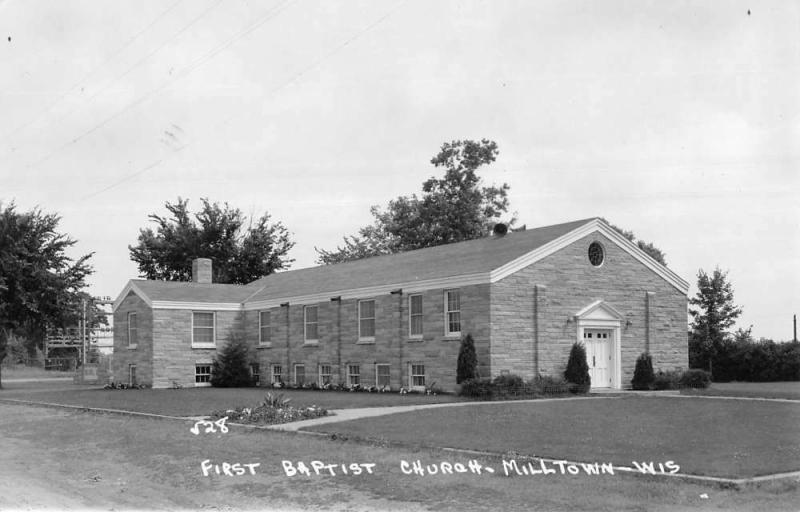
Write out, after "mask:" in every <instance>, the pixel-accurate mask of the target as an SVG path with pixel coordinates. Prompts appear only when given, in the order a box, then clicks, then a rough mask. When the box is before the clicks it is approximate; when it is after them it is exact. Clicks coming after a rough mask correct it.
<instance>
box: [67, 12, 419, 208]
mask: <svg viewBox="0 0 800 512" xmlns="http://www.w3.org/2000/svg"><path fill="white" fill-rule="evenodd" d="M406 1H407V0H402V1H401V2H399V3H397V4H395V6H394V7H392V8H391V9H389V10H388V11H387V12H386V13H385V14H384V15H383V16H381V17H380V18H378V19H377V20H375V21H374V22H372V23H371V24H369V25H368V26H367V27H365V28H363V29H361V30H360V31H359V32H358V33H356V34H355V35H353V36H352V37H350V38H348V39H347V40H345V41H344V42H343V43H341V44H339V45H338V46H336V47H335V48H334V49H332V50H331V51H329V52H327V53H325V54H324V55H322V56H321V57H320V58H318V59H315V60H314V61H313V62H312V63H311V64H310V65H308V66H307V67H305V68H304V69H302V70H300V71H299V72H297V73H295V74H294V75H292V76H291V77H290V78H289V79H288V80H286V81H285V82H283V83H282V84H281V85H279V86H278V87H275V88H274V89H272V90H271V91H270V94H275V93H277V92H279V91H281V90H282V89H284V88H285V87H287V86H289V85H290V84H292V83H294V82H295V81H297V80H298V79H300V78H301V77H302V76H303V75H305V74H306V73H308V72H309V71H311V70H312V69H315V68H317V67H319V66H320V65H321V64H322V63H323V62H324V61H325V60H327V59H328V58H330V57H332V56H333V55H335V54H336V53H338V52H339V51H341V50H343V49H344V48H345V47H346V46H348V45H349V44H351V43H352V42H354V41H355V40H357V39H359V38H360V37H361V36H363V35H364V34H366V33H367V32H369V31H371V30H372V29H374V28H375V27H377V26H378V25H380V24H381V23H383V22H384V21H386V20H387V19H388V18H389V17H390V16H392V15H393V14H394V13H395V12H396V11H397V10H399V9H400V7H402V6H403V4H405V3H406ZM236 117H238V114H234V115H231V116H230V117H228V119H226V120H225V121H223V122H222V123H221V124H220V126H226V125H227V124H229V123H230V122H231V121H233V120H234V119H236ZM191 144H192V142H187V143H186V144H185V145H183V146H181V147H180V148H179V149H178V150H176V151H175V153H177V152H180V151H183V150H184V149H185V148H186V147H188V146H190V145H191ZM175 153H172V154H170V155H168V156H165V157H163V158H160V159H158V160H156V161H155V162H153V163H151V164H148V165H147V166H145V167H143V168H141V169H139V170H137V171H136V172H134V173H132V174H129V175H127V176H124V177H123V178H122V179H120V180H118V181H116V182H114V183H112V184H111V185H108V186H107V187H105V188H103V189H101V190H99V191H97V192H93V193H91V194H88V195H86V196H84V197H82V198H81V200H85V199H89V198H91V197H94V196H96V195H99V194H102V193H103V192H107V191H109V190H111V189H112V188H115V187H117V186H119V185H121V184H122V183H124V182H126V181H129V180H130V179H132V178H134V177H136V176H138V175H140V174H143V173H144V172H146V171H149V170H150V169H153V168H155V167H157V166H159V165H161V163H163V162H164V161H166V160H168V159H169V158H171V157H172V156H173V155H174V154H175Z"/></svg>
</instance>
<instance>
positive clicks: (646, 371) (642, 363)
mask: <svg viewBox="0 0 800 512" xmlns="http://www.w3.org/2000/svg"><path fill="white" fill-rule="evenodd" d="M654 380H655V375H654V374H653V358H652V357H650V354H648V353H642V355H640V356H639V357H638V358H637V359H636V369H635V370H634V371H633V379H632V380H631V386H632V387H633V389H635V390H644V389H650V386H651V385H652V384H653V381H654Z"/></svg>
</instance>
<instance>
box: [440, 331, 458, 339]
mask: <svg viewBox="0 0 800 512" xmlns="http://www.w3.org/2000/svg"><path fill="white" fill-rule="evenodd" d="M460 339H461V333H460V332H449V333H447V334H445V335H444V338H442V340H443V341H452V340H460Z"/></svg>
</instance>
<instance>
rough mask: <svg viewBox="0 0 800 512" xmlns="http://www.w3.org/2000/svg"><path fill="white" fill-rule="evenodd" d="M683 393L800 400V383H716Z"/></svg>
mask: <svg viewBox="0 0 800 512" xmlns="http://www.w3.org/2000/svg"><path fill="white" fill-rule="evenodd" d="M682 393H683V394H686V395H706V396H708V395H714V396H739V397H749V398H785V399H789V400H800V382H719V383H717V382H715V383H713V384H711V387H709V388H708V389H687V390H683V391H682Z"/></svg>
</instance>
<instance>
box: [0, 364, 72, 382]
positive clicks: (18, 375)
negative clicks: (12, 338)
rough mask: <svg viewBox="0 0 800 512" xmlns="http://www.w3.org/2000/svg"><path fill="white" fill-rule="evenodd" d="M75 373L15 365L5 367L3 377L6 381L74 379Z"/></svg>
mask: <svg viewBox="0 0 800 512" xmlns="http://www.w3.org/2000/svg"><path fill="white" fill-rule="evenodd" d="M74 375H75V372H59V371H55V370H45V369H44V368H38V367H35V366H25V365H13V366H3V368H2V376H3V380H5V379H52V378H55V377H73V376H74Z"/></svg>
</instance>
